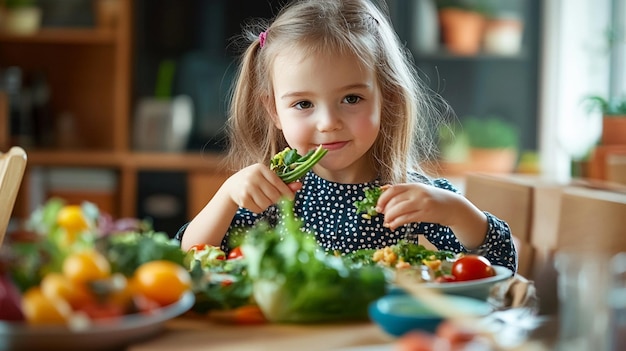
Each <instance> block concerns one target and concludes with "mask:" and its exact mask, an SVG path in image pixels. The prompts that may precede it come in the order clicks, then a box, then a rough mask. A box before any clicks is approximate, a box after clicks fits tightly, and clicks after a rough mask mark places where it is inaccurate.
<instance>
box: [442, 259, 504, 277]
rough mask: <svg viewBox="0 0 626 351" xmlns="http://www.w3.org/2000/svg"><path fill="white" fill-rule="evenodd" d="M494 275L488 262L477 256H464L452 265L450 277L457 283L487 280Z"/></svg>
mask: <svg viewBox="0 0 626 351" xmlns="http://www.w3.org/2000/svg"><path fill="white" fill-rule="evenodd" d="M495 274H496V273H495V270H494V269H493V267H492V266H491V263H490V262H489V260H488V259H486V258H485V257H483V256H479V255H466V256H463V257H461V258H459V259H457V260H456V261H455V262H454V263H453V264H452V275H453V276H454V277H455V278H456V280H457V281H466V280H475V279H482V278H488V277H493V276H494V275H495Z"/></svg>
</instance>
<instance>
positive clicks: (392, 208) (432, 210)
mask: <svg viewBox="0 0 626 351" xmlns="http://www.w3.org/2000/svg"><path fill="white" fill-rule="evenodd" d="M377 211H378V212H380V213H383V214H384V215H385V225H386V226H387V227H389V228H391V229H396V228H398V227H400V226H402V225H404V224H408V223H413V222H427V223H438V224H440V225H443V226H447V227H450V229H451V230H452V231H453V232H454V234H455V235H456V237H457V239H458V240H459V242H461V244H462V245H463V246H464V247H465V248H466V249H468V250H474V249H476V248H478V247H479V246H480V245H481V244H482V243H483V242H484V241H485V235H486V234H487V231H488V229H489V225H488V222H487V216H486V215H485V214H484V213H483V212H482V211H481V210H480V209H478V208H477V207H476V206H474V204H472V203H471V202H470V201H469V200H467V199H466V198H465V197H464V196H462V195H460V194H458V193H455V192H452V191H449V190H446V189H440V188H436V187H434V186H431V185H426V184H421V183H411V184H398V185H394V186H391V187H390V188H388V189H387V190H385V191H384V192H383V193H382V194H381V196H380V198H379V199H378V203H377Z"/></svg>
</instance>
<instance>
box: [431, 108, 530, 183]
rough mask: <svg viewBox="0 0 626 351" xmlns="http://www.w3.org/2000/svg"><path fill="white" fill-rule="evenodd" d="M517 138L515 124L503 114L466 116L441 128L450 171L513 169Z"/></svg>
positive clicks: (446, 163) (443, 150)
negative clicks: (460, 121)
mask: <svg viewBox="0 0 626 351" xmlns="http://www.w3.org/2000/svg"><path fill="white" fill-rule="evenodd" d="M518 138H519V137H518V133H517V130H516V128H515V126H513V125H512V124H510V123H508V122H506V121H504V120H503V119H501V118H498V117H496V116H486V117H483V118H479V117H473V116H469V117H466V118H464V119H463V122H462V123H457V124H454V125H452V126H444V127H442V128H440V129H439V146H440V150H441V155H442V161H443V165H444V166H443V168H444V170H445V171H446V172H449V173H465V172H469V171H479V172H489V173H510V172H512V171H513V170H514V169H515V165H516V163H517V154H518Z"/></svg>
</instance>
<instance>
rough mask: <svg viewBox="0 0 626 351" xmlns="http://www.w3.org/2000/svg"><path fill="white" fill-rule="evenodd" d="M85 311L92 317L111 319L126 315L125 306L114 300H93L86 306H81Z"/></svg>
mask: <svg viewBox="0 0 626 351" xmlns="http://www.w3.org/2000/svg"><path fill="white" fill-rule="evenodd" d="M80 310H81V311H83V312H84V313H85V314H86V315H87V316H89V318H91V319H111V318H121V317H122V316H124V306H120V305H118V304H115V303H113V302H109V301H106V302H97V301H93V302H91V303H88V304H86V305H84V306H81V308H80Z"/></svg>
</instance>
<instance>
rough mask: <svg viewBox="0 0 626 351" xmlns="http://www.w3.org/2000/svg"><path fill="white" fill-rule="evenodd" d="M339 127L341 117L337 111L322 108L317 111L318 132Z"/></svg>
mask: <svg viewBox="0 0 626 351" xmlns="http://www.w3.org/2000/svg"><path fill="white" fill-rule="evenodd" d="M339 128H341V118H340V117H339V113H337V111H332V110H330V109H324V110H321V111H319V115H318V118H317V129H318V130H319V131H320V132H328V131H333V130H338V129H339Z"/></svg>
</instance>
